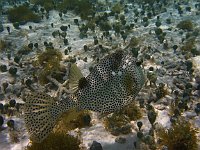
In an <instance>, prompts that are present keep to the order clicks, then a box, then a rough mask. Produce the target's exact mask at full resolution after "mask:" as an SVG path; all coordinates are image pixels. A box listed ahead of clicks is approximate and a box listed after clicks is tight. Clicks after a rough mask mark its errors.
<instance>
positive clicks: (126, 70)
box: [24, 51, 145, 142]
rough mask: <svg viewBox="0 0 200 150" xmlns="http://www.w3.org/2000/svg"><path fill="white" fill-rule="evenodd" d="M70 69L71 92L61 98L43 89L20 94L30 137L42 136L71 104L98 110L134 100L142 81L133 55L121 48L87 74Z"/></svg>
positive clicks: (40, 139)
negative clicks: (22, 96)
mask: <svg viewBox="0 0 200 150" xmlns="http://www.w3.org/2000/svg"><path fill="white" fill-rule="evenodd" d="M75 68H76V67H75ZM72 70H73V71H71V75H69V80H70V86H69V87H71V88H72V89H74V93H73V94H71V95H69V96H67V97H66V98H65V99H62V100H56V99H55V98H52V97H50V96H49V95H47V94H45V93H29V94H27V95H25V96H24V101H25V107H24V116H25V117H24V119H25V123H26V127H27V129H28V132H29V134H30V138H31V140H33V141H35V142H41V141H42V140H43V139H45V138H46V136H47V135H48V134H49V133H50V132H51V131H52V129H53V127H54V125H55V124H56V122H57V120H58V118H59V117H60V116H61V114H62V113H63V112H66V111H68V110H69V109H71V108H78V109H83V110H85V109H86V110H92V111H95V112H100V113H111V112H114V111H116V110H119V109H121V108H123V107H124V106H126V105H128V104H130V103H131V102H132V101H133V100H134V98H135V96H137V94H138V93H139V91H140V89H141V88H142V86H143V84H144V82H145V77H144V74H143V71H142V68H141V67H140V64H139V63H138V62H137V59H136V58H134V57H133V56H132V55H131V54H130V53H126V52H123V51H117V52H115V53H113V54H110V55H108V56H106V57H105V58H103V59H102V60H101V61H100V62H99V64H97V65H96V66H95V67H94V68H93V70H92V72H91V73H90V74H89V75H88V76H87V77H83V76H82V75H81V72H80V71H78V70H77V68H76V69H72ZM76 76H77V77H76ZM77 79H78V80H77Z"/></svg>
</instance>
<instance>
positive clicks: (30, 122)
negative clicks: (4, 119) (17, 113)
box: [24, 93, 71, 143]
mask: <svg viewBox="0 0 200 150" xmlns="http://www.w3.org/2000/svg"><path fill="white" fill-rule="evenodd" d="M24 101H25V105H24V120H25V123H26V128H27V130H28V132H29V135H30V139H31V140H32V141H34V142H38V143H39V142H42V140H44V139H45V138H46V137H47V136H48V134H49V133H50V132H51V131H52V129H53V128H54V126H55V124H56V122H57V119H58V118H59V116H60V115H61V113H62V112H63V108H60V106H61V105H59V104H58V101H57V100H56V99H55V98H52V97H51V96H49V95H47V94H44V93H27V94H25V95H24ZM65 104H66V103H65ZM69 105H71V104H69ZM62 106H63V107H64V105H62ZM66 107H67V106H66ZM67 108H69V106H68V107H67Z"/></svg>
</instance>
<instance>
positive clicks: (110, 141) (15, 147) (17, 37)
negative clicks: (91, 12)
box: [0, 0, 200, 150]
mask: <svg viewBox="0 0 200 150" xmlns="http://www.w3.org/2000/svg"><path fill="white" fill-rule="evenodd" d="M195 3H196V1H195V0H194V1H190V2H189V4H188V5H189V6H191V7H192V10H191V12H185V11H184V13H183V14H182V16H180V15H179V14H178V11H177V10H176V9H175V8H174V7H170V6H168V7H167V12H164V13H161V14H159V16H160V20H161V22H162V25H161V27H160V28H161V29H163V30H164V31H165V32H167V35H166V39H167V40H168V47H169V48H168V49H167V50H164V49H163V44H160V43H159V41H158V40H157V38H156V37H155V34H153V33H152V34H151V35H149V31H150V30H153V29H154V28H155V21H156V17H154V18H152V19H150V21H149V25H148V27H144V26H142V23H141V20H140V18H139V19H138V22H137V23H135V24H136V26H137V28H134V29H133V30H132V32H131V33H130V34H129V35H128V37H127V40H126V43H123V40H122V38H121V37H117V36H115V35H114V34H113V33H112V32H111V36H112V37H113V44H116V43H118V45H119V47H122V48H123V47H125V46H126V45H127V44H128V42H129V40H130V38H131V37H132V36H140V37H142V42H141V43H140V49H141V50H142V49H144V47H145V46H151V47H152V48H153V49H157V50H158V51H160V52H159V53H158V52H154V53H153V57H154V59H155V62H154V63H151V62H149V61H147V60H146V61H145V62H144V67H145V68H146V69H148V68H149V67H150V66H154V67H155V68H158V69H159V68H161V69H163V70H164V71H165V72H166V74H165V75H164V76H159V75H158V80H157V84H158V83H161V82H163V83H167V84H168V86H169V87H173V83H172V80H173V78H174V76H172V75H171V73H170V71H171V70H170V69H169V70H167V69H165V68H162V66H161V65H160V62H161V61H162V60H163V61H166V62H169V64H170V63H175V64H176V62H178V61H183V62H184V61H185V59H184V57H183V56H182V55H181V54H179V53H177V54H174V53H173V49H172V48H171V47H172V46H173V45H174V44H177V45H179V44H180V45H181V38H182V37H184V36H185V33H186V32H184V33H183V35H180V34H179V30H178V29H177V28H176V25H177V24H178V23H179V22H180V21H181V20H184V19H191V20H192V21H193V23H194V24H195V27H196V28H198V29H200V15H196V12H197V10H196V9H195V8H194V5H195ZM181 6H182V7H185V6H184V5H181ZM129 7H130V10H131V9H133V8H134V9H136V8H138V6H137V5H134V4H133V5H132V4H129ZM138 9H139V8H138ZM139 10H140V9H139ZM170 12H172V13H173V15H172V16H170ZM125 16H126V20H127V22H128V23H130V22H132V21H133V19H134V15H133V11H129V13H128V14H125ZM168 17H170V18H172V23H171V24H166V23H165V20H166V18H168ZM1 18H2V23H3V26H4V28H5V29H4V31H3V32H1V33H0V39H3V40H6V41H10V42H11V43H12V46H11V47H12V53H13V54H15V53H16V52H17V51H18V50H19V49H20V48H21V47H22V46H23V45H27V44H28V43H30V42H33V43H36V42H38V44H39V48H41V49H42V50H44V46H43V42H44V41H49V42H52V43H53V45H54V48H55V49H59V50H60V51H61V52H62V53H63V54H64V50H65V49H66V48H67V47H68V46H71V47H72V52H70V53H69V55H71V56H73V55H77V56H79V57H83V58H84V57H85V56H87V57H88V61H87V62H84V61H83V60H78V59H77V65H78V67H79V68H80V69H81V70H82V73H83V75H84V76H87V75H88V73H89V70H88V69H89V67H90V66H91V65H92V64H95V62H94V61H93V59H92V57H91V55H90V52H87V53H85V52H84V50H83V46H84V45H85V44H87V45H93V36H94V35H96V36H98V37H99V36H101V35H102V32H101V31H99V29H98V28H97V30H96V33H92V32H91V31H88V37H87V38H84V39H80V38H79V29H78V27H77V26H76V25H75V24H74V22H73V21H74V18H78V19H79V20H80V18H79V17H78V16H76V15H74V14H73V13H72V12H67V14H64V15H63V17H62V18H63V20H61V19H60V17H59V15H58V12H57V11H51V12H50V17H49V19H43V20H42V21H41V22H40V23H31V22H28V23H27V24H25V25H22V26H20V28H21V29H20V30H16V29H14V27H13V26H12V24H11V23H9V21H8V20H7V18H6V16H2V17H1ZM113 20H114V18H110V22H111V23H112V22H113ZM51 23H54V28H53V29H52V27H51ZM80 23H84V21H80ZM68 24H70V25H71V27H70V29H68V31H67V39H68V40H69V45H68V46H64V44H63V41H62V40H61V39H60V38H53V37H52V31H56V30H59V28H60V26H61V25H68ZM30 25H31V26H32V27H33V29H32V30H29V26H30ZM7 26H9V27H10V28H11V34H8V32H7V30H6V27H7ZM169 27H170V28H171V29H172V30H171V31H170V30H167V28H169ZM24 34H25V36H24ZM171 38H173V41H170V39H171ZM106 40H107V39H104V40H102V41H100V43H101V44H102V45H104V46H106V43H107V41H106ZM196 41H197V42H196V48H197V49H198V50H199V49H200V36H198V37H197V38H196ZM60 46H61V47H60ZM177 51H180V49H178V50H177ZM34 54H35V53H34V52H32V53H30V54H29V55H25V56H24V57H23V60H24V61H25V60H27V61H28V60H29V59H30V58H31V57H33V56H34ZM65 57H68V55H64V58H65ZM191 59H192V60H193V61H194V64H195V67H194V69H195V73H200V56H196V57H192V58H191ZM12 60H13V57H11V60H8V59H7V56H6V54H5V53H1V55H0V65H2V64H5V65H7V67H9V66H11V65H14V66H15V63H13V61H12ZM24 69H27V68H26V67H24V68H19V67H18V72H17V77H16V78H15V79H13V77H12V76H11V75H9V73H8V72H5V73H2V72H0V83H3V82H5V81H8V82H10V83H11V82H15V84H9V87H8V91H7V93H6V95H5V97H4V98H3V99H0V102H1V103H3V104H4V103H6V102H8V101H9V100H10V99H15V100H16V101H17V102H22V100H21V98H20V97H16V90H17V89H20V88H21V87H22V85H21V82H20V80H21V78H27V77H28V75H27V74H26V71H24ZM180 72H181V71H180ZM13 80H15V81H13ZM193 84H195V80H193ZM169 90H170V89H169ZM1 93H2V92H1ZM53 93H54V91H52V92H51V93H49V94H53ZM141 97H143V98H144V99H145V98H147V97H148V89H145V87H144V90H142V92H140V93H139V96H138V97H137V98H136V100H137V99H140V98H141ZM171 99H173V95H170V94H169V95H167V96H165V97H164V98H162V99H161V100H159V101H157V102H156V103H153V106H154V108H155V109H156V112H157V113H158V116H157V119H156V122H158V123H160V124H162V125H163V126H164V127H166V128H169V127H170V125H171V123H170V118H169V114H168V112H169V106H168V105H167V104H168V101H170V100H171ZM197 102H200V99H199V98H196V99H195V102H194V104H196V103H197ZM194 104H193V105H192V104H191V108H190V109H188V111H185V112H184V113H183V114H182V115H183V116H185V117H186V118H193V119H190V121H191V122H192V124H193V125H194V127H196V128H197V129H199V128H200V117H199V116H197V115H196V113H195V112H194ZM144 114H145V113H144ZM4 118H5V121H4V124H3V127H4V128H5V129H4V130H2V131H0V150H22V149H23V148H24V146H26V145H27V144H28V143H29V139H28V133H27V132H26V129H25V126H24V121H23V118H22V117H21V116H17V117H14V116H13V117H7V116H4ZM92 118H93V120H92V123H93V125H92V126H91V127H88V128H82V129H80V132H81V138H82V143H83V144H82V145H84V146H85V147H86V148H89V147H90V145H91V144H92V142H93V141H94V140H95V141H97V142H99V143H101V144H102V146H103V149H104V150H133V149H135V148H134V144H133V141H136V139H137V136H136V133H137V132H136V130H135V129H136V128H137V127H136V122H134V121H132V122H131V124H132V126H133V128H132V133H130V134H128V135H121V137H125V138H126V143H124V144H119V143H116V142H115V139H116V136H113V135H111V134H110V133H109V132H107V131H106V130H105V128H104V126H103V123H102V120H99V119H97V114H96V113H93V116H92ZM8 119H13V120H15V122H16V128H17V130H19V131H20V133H21V136H20V142H18V143H15V144H13V143H11V142H10V137H9V129H8V127H7V125H6V122H7V120H8ZM140 120H141V121H142V122H143V127H142V129H143V130H144V132H145V131H146V132H147V131H148V130H149V128H150V126H151V125H150V123H149V122H148V119H147V116H146V115H144V116H143V118H142V119H140ZM72 132H73V131H72ZM74 132H76V131H74ZM72 134H73V133H72ZM198 138H200V134H198ZM199 144H200V143H199Z"/></svg>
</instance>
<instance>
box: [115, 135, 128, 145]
mask: <svg viewBox="0 0 200 150" xmlns="http://www.w3.org/2000/svg"><path fill="white" fill-rule="evenodd" d="M115 142H116V143H120V144H124V143H126V138H123V137H117V138H116V139H115Z"/></svg>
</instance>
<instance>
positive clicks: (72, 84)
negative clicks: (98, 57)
mask: <svg viewBox="0 0 200 150" xmlns="http://www.w3.org/2000/svg"><path fill="white" fill-rule="evenodd" d="M81 78H83V75H82V73H81V70H80V69H79V68H78V67H77V65H76V64H75V63H73V64H71V67H70V70H69V89H70V91H72V93H74V92H76V91H77V90H78V88H79V80H80V79H81Z"/></svg>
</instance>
